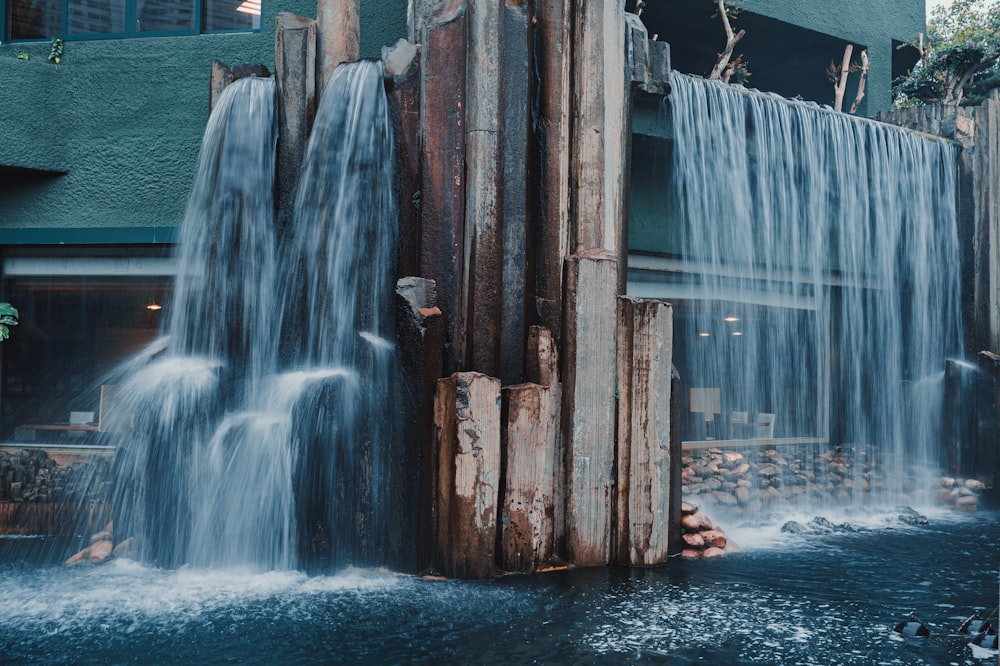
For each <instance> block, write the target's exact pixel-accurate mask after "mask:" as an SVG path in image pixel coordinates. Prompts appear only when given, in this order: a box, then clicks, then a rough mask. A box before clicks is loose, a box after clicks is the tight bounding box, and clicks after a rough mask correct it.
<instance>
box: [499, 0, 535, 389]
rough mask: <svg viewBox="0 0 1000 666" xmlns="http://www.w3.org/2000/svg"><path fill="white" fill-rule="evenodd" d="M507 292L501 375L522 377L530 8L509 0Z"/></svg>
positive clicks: (505, 19) (503, 377) (505, 93)
mask: <svg viewBox="0 0 1000 666" xmlns="http://www.w3.org/2000/svg"><path fill="white" fill-rule="evenodd" d="M503 12H504V13H503V49H502V52H503V68H504V75H503V297H502V312H503V316H502V317H501V319H500V372H499V377H500V380H501V381H502V382H503V383H504V384H515V383H517V382H520V381H522V379H523V378H524V336H525V317H526V314H527V305H528V304H527V302H526V298H527V292H526V291H525V290H526V288H527V277H526V271H527V256H526V251H527V246H526V242H527V234H528V228H527V203H528V201H527V183H528V171H527V169H528V167H527V162H528V104H529V102H530V100H529V81H530V78H531V77H530V71H529V66H528V8H527V7H526V6H525V3H524V0H506V3H505V5H504V8H503Z"/></svg>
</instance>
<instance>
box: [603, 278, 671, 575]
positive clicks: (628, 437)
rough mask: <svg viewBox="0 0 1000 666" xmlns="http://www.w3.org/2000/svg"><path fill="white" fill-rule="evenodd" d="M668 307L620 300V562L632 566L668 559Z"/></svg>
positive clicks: (618, 541)
mask: <svg viewBox="0 0 1000 666" xmlns="http://www.w3.org/2000/svg"><path fill="white" fill-rule="evenodd" d="M672 354H673V321H672V312H671V308H670V306H669V305H667V304H666V303H663V302H661V301H652V300H650V301H647V300H639V299H635V298H630V297H627V296H622V297H619V299H618V451H617V474H616V478H617V479H618V489H617V498H616V499H617V507H616V510H617V520H616V521H615V525H616V528H617V529H616V535H615V545H614V547H615V551H616V553H615V558H616V561H617V562H618V564H625V565H628V566H655V565H658V564H663V563H665V562H666V561H667V557H668V556H669V551H670V543H671V536H672V533H673V530H672V529H671V526H670V518H671V510H670V505H671V498H672V497H673V496H675V495H676V496H679V492H677V491H678V489H675V488H672V487H671V483H670V482H671V479H670V470H671V463H672V452H671V447H670V428H671V414H670V404H671V402H670V401H671V391H670V390H671V385H670V384H671V376H672V372H671V357H672Z"/></svg>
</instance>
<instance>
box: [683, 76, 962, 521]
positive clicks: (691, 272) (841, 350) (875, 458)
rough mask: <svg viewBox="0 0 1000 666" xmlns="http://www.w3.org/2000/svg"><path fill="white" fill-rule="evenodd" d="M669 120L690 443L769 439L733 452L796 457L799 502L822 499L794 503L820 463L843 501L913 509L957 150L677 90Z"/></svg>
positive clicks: (781, 105) (841, 119)
mask: <svg viewBox="0 0 1000 666" xmlns="http://www.w3.org/2000/svg"><path fill="white" fill-rule="evenodd" d="M669 104H670V111H671V114H670V122H671V124H672V136H673V141H674V144H673V160H672V170H673V179H672V183H673V184H672V186H671V190H670V191H669V192H668V193H667V198H666V199H665V202H666V203H665V207H666V208H667V209H668V210H671V209H672V210H674V211H676V214H675V219H674V220H673V223H674V224H677V225H678V229H679V230H680V234H679V238H680V241H679V253H680V255H681V256H682V257H683V261H684V262H685V264H686V266H687V268H685V269H684V276H683V277H682V278H679V279H680V281H683V282H684V283H685V288H686V289H687V293H688V294H689V295H690V298H689V300H686V301H684V302H681V303H678V304H677V306H675V326H676V333H675V335H676V337H677V340H676V343H675V344H676V346H675V352H674V355H675V358H677V359H678V361H677V362H678V366H679V370H680V372H681V375H682V379H683V380H684V383H685V387H686V389H687V388H695V389H705V390H704V391H695V392H694V393H688V392H685V395H684V396H682V398H683V399H684V400H686V401H689V402H688V404H686V406H685V414H686V415H690V418H689V421H688V422H687V423H686V424H685V425H686V428H685V435H684V438H685V439H686V440H701V441H711V439H717V440H754V439H757V440H770V442H768V443H767V444H765V443H764V442H762V441H758V442H753V441H747V442H744V443H745V444H746V445H748V446H747V450H755V449H754V447H753V445H755V444H757V445H763V446H764V447H766V448H772V449H774V450H776V451H777V455H779V456H780V455H782V454H783V452H784V451H789V453H788V454H786V455H788V456H789V457H791V456H793V455H794V456H797V457H798V458H799V462H800V464H799V467H798V470H797V471H796V472H795V475H796V476H800V477H801V479H799V480H801V482H802V485H803V490H802V491H801V493H802V495H805V496H799V498H798V501H801V502H808V501H823V500H826V499H829V493H827V494H825V495H822V497H821V496H820V495H821V494H822V493H820V492H817V493H814V494H813V496H809V495H808V493H807V492H806V491H805V480H806V478H807V477H808V478H809V480H810V481H815V480H816V475H817V474H819V470H817V469H814V468H813V467H812V461H813V460H815V459H816V457H817V456H823V455H824V454H825V455H826V460H827V461H828V462H829V461H830V460H831V457H832V459H834V460H839V461H840V463H839V465H838V466H837V467H836V470H835V471H836V472H837V473H838V477H839V479H840V480H843V479H844V477H847V480H848V482H847V483H843V484H841V485H840V486H839V490H838V494H839V495H840V497H839V499H840V500H847V499H849V500H850V501H851V502H855V503H857V502H863V503H871V504H886V503H891V502H899V501H901V500H902V501H906V500H909V499H913V501H917V499H915V494H918V492H919V490H920V489H921V488H922V487H924V485H926V487H927V488H929V487H930V486H929V483H928V484H924V483H923V481H921V480H920V478H919V477H920V475H921V474H931V473H933V471H934V470H935V469H937V467H938V464H939V462H940V461H939V451H940V424H939V420H940V414H941V395H940V393H938V392H929V391H927V390H926V387H927V386H928V382H926V381H924V380H925V379H926V378H929V377H935V376H940V375H941V373H942V371H943V369H944V364H945V360H946V359H947V358H949V357H956V356H957V357H960V356H961V354H962V348H961V340H962V335H961V317H960V302H959V252H958V240H957V215H956V149H955V147H954V146H953V145H951V144H950V143H949V142H947V141H944V140H933V139H931V138H928V137H924V136H921V135H917V134H915V133H913V132H908V131H904V130H901V129H899V128H896V127H892V126H888V125H884V124H881V123H877V122H873V121H869V120H866V119H860V118H856V117H852V116H848V115H847V114H843V113H835V112H832V111H830V110H828V109H824V108H821V107H818V106H816V105H814V104H807V103H799V102H793V101H789V100H784V99H781V98H779V97H776V96H773V95H768V94H762V93H757V92H751V91H746V90H745V89H742V88H739V87H736V86H724V85H721V84H719V83H716V82H709V81H704V80H701V79H695V78H692V77H688V76H683V75H679V74H674V76H673V78H672V82H671V93H670V97H669ZM916 384H919V385H920V388H921V390H913V389H912V387H913V386H914V385H916ZM692 400H693V402H694V403H700V404H691V402H690V401H692ZM695 409H697V410H699V411H697V412H696V411H694V410H695ZM762 415H763V416H762ZM772 415H773V416H772ZM772 419H773V425H767V421H770V420H772ZM786 443H787V444H790V445H791V444H797V445H798V448H797V449H793V448H788V449H784V448H783V447H782V446H781V445H782V444H786ZM758 448H759V447H758ZM803 450H806V451H807V452H806V453H803ZM792 451H795V453H794V454H793V453H791V452H792ZM876 464H877V466H878V471H874V470H875V466H876ZM790 469H792V470H796V466H795V465H794V464H793V465H792V466H791V468H790ZM823 473H824V474H829V473H832V472H831V471H830V469H829V468H825V469H824V470H823ZM820 481H822V479H820ZM795 482H796V479H788V478H786V479H785V480H784V483H786V484H788V483H795ZM928 492H929V491H928Z"/></svg>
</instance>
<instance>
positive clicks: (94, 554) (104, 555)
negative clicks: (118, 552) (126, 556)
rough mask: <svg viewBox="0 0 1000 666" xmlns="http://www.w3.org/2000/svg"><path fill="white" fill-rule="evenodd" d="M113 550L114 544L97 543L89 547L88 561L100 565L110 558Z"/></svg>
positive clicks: (106, 542) (107, 542) (108, 542)
mask: <svg viewBox="0 0 1000 666" xmlns="http://www.w3.org/2000/svg"><path fill="white" fill-rule="evenodd" d="M113 550H114V544H112V543H111V542H110V541H97V542H95V543H93V544H91V546H90V561H91V562H93V563H94V564H100V563H101V562H103V561H104V560H106V559H108V558H109V557H111V551H113Z"/></svg>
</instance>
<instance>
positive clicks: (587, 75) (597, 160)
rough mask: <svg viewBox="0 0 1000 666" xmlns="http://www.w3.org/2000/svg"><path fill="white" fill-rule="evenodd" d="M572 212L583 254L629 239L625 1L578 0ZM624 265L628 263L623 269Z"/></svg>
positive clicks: (577, 244) (574, 3)
mask: <svg viewBox="0 0 1000 666" xmlns="http://www.w3.org/2000/svg"><path fill="white" fill-rule="evenodd" d="M572 6H573V30H574V32H573V97H572V105H573V115H572V127H573V131H572V143H571V144H570V145H571V149H572V153H573V161H572V164H571V166H570V186H571V192H572V194H571V197H572V201H571V211H572V214H573V218H574V220H575V222H576V239H575V245H574V247H575V250H576V251H577V252H579V251H583V250H587V249H592V248H604V249H606V250H611V251H612V252H616V253H617V252H619V251H620V248H621V246H622V243H623V242H624V237H623V229H622V220H623V219H624V204H625V183H626V181H625V175H626V173H627V164H626V152H625V151H626V139H627V138H629V137H627V136H626V130H627V124H626V123H627V121H628V118H627V113H626V107H627V100H626V94H625V93H626V89H627V86H626V81H625V2H624V0H572ZM622 268H623V269H624V266H623V267H622Z"/></svg>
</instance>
